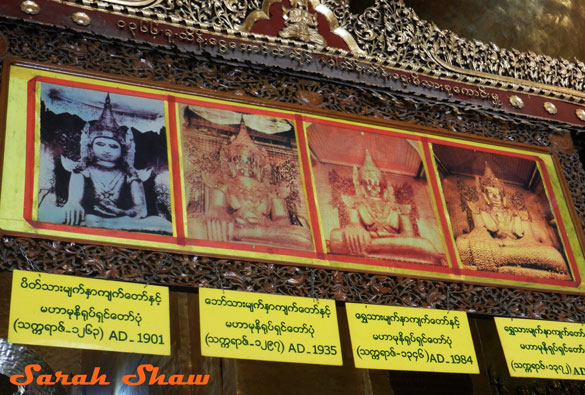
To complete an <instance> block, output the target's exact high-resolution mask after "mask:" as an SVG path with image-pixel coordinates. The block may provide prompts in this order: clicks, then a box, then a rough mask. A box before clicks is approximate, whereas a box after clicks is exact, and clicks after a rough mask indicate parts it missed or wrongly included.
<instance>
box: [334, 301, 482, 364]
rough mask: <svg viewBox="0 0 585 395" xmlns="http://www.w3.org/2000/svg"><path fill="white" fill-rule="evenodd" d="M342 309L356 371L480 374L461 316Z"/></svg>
mask: <svg viewBox="0 0 585 395" xmlns="http://www.w3.org/2000/svg"><path fill="white" fill-rule="evenodd" d="M345 306H346V309H347V320H348V323H349V333H350V336H351V344H352V350H353V357H354V361H355V366H356V368H364V369H387V370H414V371H420V372H445V373H479V368H478V365H477V358H476V356H475V349H474V347H473V340H472V339H471V332H470V330H469V323H468V321H467V316H466V314H465V313H463V312H459V311H444V310H429V309H416V308H410V307H392V306H377V305H366V304H355V303H347V304H346V305H345Z"/></svg>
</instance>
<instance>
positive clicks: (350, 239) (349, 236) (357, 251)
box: [343, 224, 372, 255]
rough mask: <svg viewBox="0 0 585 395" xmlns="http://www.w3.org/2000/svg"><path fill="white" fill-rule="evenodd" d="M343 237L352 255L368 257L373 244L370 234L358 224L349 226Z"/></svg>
mask: <svg viewBox="0 0 585 395" xmlns="http://www.w3.org/2000/svg"><path fill="white" fill-rule="evenodd" d="M343 237H344V239H345V244H346V245H347V247H348V248H349V251H350V253H351V254H352V255H366V253H367V248H368V247H369V245H370V243H371V242H372V238H371V236H370V233H369V232H368V231H367V230H365V229H364V228H363V227H361V226H360V225H357V224H351V225H348V226H347V227H346V228H345V229H344V231H343Z"/></svg>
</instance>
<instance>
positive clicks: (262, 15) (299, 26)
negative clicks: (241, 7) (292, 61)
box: [237, 0, 363, 54]
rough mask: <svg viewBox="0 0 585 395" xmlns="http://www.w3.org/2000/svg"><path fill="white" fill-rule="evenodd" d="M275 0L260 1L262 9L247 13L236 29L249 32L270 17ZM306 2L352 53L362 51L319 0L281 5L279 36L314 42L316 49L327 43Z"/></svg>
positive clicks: (298, 1)
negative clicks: (282, 25) (281, 24)
mask: <svg viewBox="0 0 585 395" xmlns="http://www.w3.org/2000/svg"><path fill="white" fill-rule="evenodd" d="M277 1H279V0H264V1H263V2H262V9H260V10H256V11H254V12H252V13H251V14H249V15H248V17H247V18H246V20H245V21H244V23H243V24H241V25H240V26H238V27H237V29H238V30H240V31H243V32H249V31H250V30H251V29H252V27H253V26H254V24H255V23H256V22H257V21H259V20H262V19H270V7H271V6H272V4H274V3H275V2H277ZM308 2H310V4H311V6H312V7H313V9H314V10H315V12H316V13H317V12H318V13H320V14H322V15H323V16H325V19H326V20H327V22H328V23H329V30H330V31H331V32H332V33H333V34H335V35H337V36H339V37H341V38H342V39H343V41H344V42H345V43H346V44H347V46H348V47H349V49H350V51H351V52H352V53H353V54H360V53H363V51H362V50H361V49H360V48H359V46H358V45H357V43H356V42H355V40H354V39H353V37H352V36H351V34H349V32H347V30H345V29H343V28H341V27H340V26H339V23H338V21H337V18H336V17H335V14H334V13H333V12H332V11H331V10H330V9H329V8H327V7H326V6H324V5H323V4H320V3H319V0H292V1H291V6H292V7H291V8H285V7H283V18H284V21H285V22H284V23H285V27H284V28H283V29H282V30H281V31H280V32H279V35H280V36H281V37H283V38H293V39H298V40H300V41H304V42H309V43H313V44H316V46H317V49H321V48H323V47H324V46H326V45H327V43H326V42H325V39H324V38H323V36H321V35H320V34H319V33H318V32H317V30H316V28H317V19H316V15H313V14H311V13H309V12H308V4H309V3H308Z"/></svg>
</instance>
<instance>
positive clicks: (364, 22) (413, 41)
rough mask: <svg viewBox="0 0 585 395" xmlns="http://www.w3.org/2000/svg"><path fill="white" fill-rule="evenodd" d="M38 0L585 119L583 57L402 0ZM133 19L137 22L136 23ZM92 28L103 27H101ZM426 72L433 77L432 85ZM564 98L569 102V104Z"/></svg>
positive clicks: (369, 78) (379, 82)
mask: <svg viewBox="0 0 585 395" xmlns="http://www.w3.org/2000/svg"><path fill="white" fill-rule="evenodd" d="M37 3H39V4H41V3H43V4H44V3H53V4H59V5H67V6H71V7H76V8H83V9H85V10H87V11H88V12H89V10H92V11H95V10H99V11H101V12H107V13H110V14H113V15H115V17H120V18H122V17H125V18H138V19H139V20H140V21H150V22H152V23H155V24H157V27H156V30H157V31H159V30H160V31H163V30H164V29H163V25H166V26H169V27H171V26H176V27H181V26H182V27H183V28H187V29H195V30H193V31H197V32H200V33H202V34H203V33H209V34H215V35H216V36H217V37H220V39H223V38H225V39H226V40H228V39H234V40H240V41H236V42H234V43H233V48H232V49H233V51H232V53H230V54H225V53H219V52H213V49H211V50H210V49H201V48H202V47H201V45H200V46H199V48H195V47H194V46H193V47H192V48H189V47H188V46H187V47H185V48H186V49H185V50H187V51H189V50H191V51H198V50H200V51H208V52H210V53H211V55H212V56H223V57H225V58H232V59H234V58H238V56H237V55H236V53H238V52H242V47H241V46H240V42H241V40H247V41H248V42H249V43H251V44H250V45H259V46H261V45H267V44H270V45H273V46H276V47H277V49H276V50H274V49H272V48H270V49H269V50H266V51H265V52H264V53H258V54H257V56H256V57H254V56H250V57H248V58H246V57H240V58H241V59H245V60H249V61H253V62H256V63H264V64H268V65H270V66H276V67H279V66H280V67H289V68H290V67H294V68H295V69H297V70H303V71H307V72H313V73H320V74H322V75H323V76H325V77H328V78H344V79H347V80H351V81H356V80H358V81H360V82H361V83H363V84H369V85H372V86H378V87H385V88H400V86H401V85H403V86H402V87H403V88H405V87H406V85H408V86H409V87H410V91H411V92H416V93H421V94H425V95H430V96H434V97H439V98H447V99H450V98H452V97H455V98H457V99H462V100H470V101H475V102H477V103H481V104H483V105H486V106H488V107H492V108H496V109H503V110H505V111H512V112H517V113H520V114H524V115H532V116H537V117H541V118H548V119H554V120H558V121H564V122H571V123H575V124H579V125H581V124H582V123H583V122H584V121H582V120H581V118H580V117H578V115H576V114H578V113H579V110H582V107H584V108H585V94H584V93H583V92H584V91H585V64H583V63H581V62H576V63H571V62H569V61H567V60H565V59H554V58H551V57H548V56H544V55H537V54H534V53H530V52H529V53H523V52H520V51H517V50H507V49H501V48H499V47H497V46H496V45H495V44H490V43H487V44H486V43H482V42H478V41H472V40H467V39H463V38H461V37H458V36H457V35H455V34H454V33H452V32H450V31H446V30H440V29H438V28H437V27H436V26H435V25H434V24H433V23H431V22H428V21H424V20H421V19H419V18H418V17H417V15H416V14H415V13H414V11H413V10H412V9H410V8H408V7H406V6H405V5H404V3H403V2H402V0H378V1H376V2H375V4H374V5H373V6H372V7H370V8H367V9H366V10H365V11H364V12H363V13H362V14H360V15H356V14H353V13H351V12H350V10H349V0H341V1H340V0H202V1H185V0H37ZM1 8H2V7H1V6H0V9H1ZM42 14H43V12H42V11H41V12H40V14H39V15H38V16H35V18H34V19H33V20H38V21H45V20H43V19H42V17H41V16H40V15H42ZM118 22H119V24H118V30H119V31H118V32H117V33H118V35H119V36H122V34H121V33H128V32H127V31H125V32H122V30H123V27H125V26H127V25H128V22H125V21H123V20H122V19H120V21H118ZM134 26H135V30H136V29H137V27H136V23H135V25H134ZM159 27H160V28H161V29H159ZM90 29H91V27H90ZM92 31H93V32H96V33H104V32H101V31H99V29H98V28H97V27H96V28H95V29H94V30H92ZM166 31H168V32H170V33H169V34H168V36H167V38H168V43H171V44H177V41H178V40H175V41H173V39H174V37H175V36H176V37H179V36H181V34H180V33H179V32H178V31H176V32H174V33H173V32H172V30H168V29H167V30H166ZM193 31H191V32H190V33H189V32H188V31H187V32H186V33H185V34H188V33H189V34H192V33H193ZM130 33H132V34H131V35H130V36H126V37H124V38H130V39H137V40H138V39H142V40H146V41H151V42H152V41H154V40H153V39H152V37H151V39H150V40H149V37H148V36H147V35H144V37H142V38H139V37H138V35H137V33H136V32H135V31H131V32H130ZM138 33H140V32H138ZM150 33H152V29H151V30H150ZM152 36H154V34H153V35H152ZM201 40H203V41H204V39H201ZM183 44H184V43H183ZM199 44H200V43H199ZM230 45H232V43H230ZM286 49H291V50H292V51H293V52H290V53H286V54H285V56H281V59H279V60H277V61H274V59H270V58H271V57H274V56H273V55H274V54H275V53H277V52H278V51H281V52H282V54H284V52H283V51H284V50H286ZM275 51H276V52H275ZM220 52H221V51H220ZM248 52H250V51H248ZM246 55H251V54H249V53H248V54H246ZM268 55H270V56H268ZM327 56H334V57H335V59H331V58H326V57H327ZM284 58H289V59H288V61H289V63H290V64H284V63H283V61H284ZM309 58H310V59H311V60H310V61H309ZM311 62H312V63H313V64H310V63H311ZM319 62H322V63H323V64H325V65H326V66H327V67H321V68H319V67H318V66H316V65H315V64H316V63H319ZM372 70H374V71H372ZM364 72H365V73H366V74H363V73H364ZM367 73H370V74H367ZM400 73H406V76H405V75H404V74H400ZM374 74H375V75H374ZM380 74H386V75H384V76H383V77H380V76H379V75H380ZM388 74H389V75H390V77H388ZM364 75H365V77H364ZM392 76H393V77H394V78H392ZM419 76H421V77H426V78H427V79H430V80H432V81H430V82H428V83H427V84H426V85H425V81H422V82H421V81H420V78H419ZM392 79H393V81H392ZM417 81H418V82H421V84H418V83H417ZM393 83H394V84H393ZM445 84H449V86H445ZM464 84H467V86H462V85H464ZM457 85H459V86H458V87H457ZM489 89H492V90H497V91H498V92H500V93H498V94H497V96H498V97H495V96H494V95H495V94H494V93H493V92H487V90H489ZM458 91H460V92H462V93H461V94H458ZM453 92H454V93H455V94H453ZM512 95H518V96H519V97H520V98H522V97H523V98H524V99H526V98H527V97H529V96H531V97H540V98H541V100H540V102H538V103H537V105H535V107H533V108H532V109H530V108H528V106H526V107H525V108H524V109H518V107H514V106H511V105H510V104H509V102H510V100H509V99H510V97H511V96H512ZM551 99H552V100H551ZM545 102H551V103H552V104H554V105H555V106H556V107H558V108H559V111H558V114H551V113H550V112H549V111H548V110H545V107H544V103H545ZM564 103H567V104H570V106H569V107H567V108H566V109H564V110H563V108H562V106H563V105H564ZM567 114H570V116H569V115H567ZM562 117H564V118H562Z"/></svg>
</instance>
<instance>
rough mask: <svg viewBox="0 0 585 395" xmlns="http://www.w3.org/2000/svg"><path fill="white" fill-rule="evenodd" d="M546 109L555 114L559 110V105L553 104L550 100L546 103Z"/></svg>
mask: <svg viewBox="0 0 585 395" xmlns="http://www.w3.org/2000/svg"><path fill="white" fill-rule="evenodd" d="M544 109H545V110H546V112H548V113H549V114H551V115H555V114H556V113H557V112H558V110H557V106H555V105H554V104H552V103H551V102H549V101H547V102H545V103H544Z"/></svg>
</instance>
